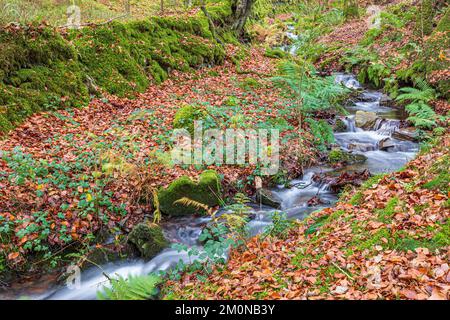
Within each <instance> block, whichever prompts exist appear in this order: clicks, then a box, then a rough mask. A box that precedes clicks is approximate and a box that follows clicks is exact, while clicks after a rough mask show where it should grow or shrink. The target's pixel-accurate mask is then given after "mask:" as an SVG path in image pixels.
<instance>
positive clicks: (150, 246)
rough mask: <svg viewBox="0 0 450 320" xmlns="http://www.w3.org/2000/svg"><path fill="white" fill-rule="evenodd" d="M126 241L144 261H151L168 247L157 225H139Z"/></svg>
mask: <svg viewBox="0 0 450 320" xmlns="http://www.w3.org/2000/svg"><path fill="white" fill-rule="evenodd" d="M128 241H129V242H131V243H132V244H133V245H135V246H136V248H137V249H138V250H139V252H140V253H141V256H142V257H143V258H145V259H151V258H153V257H154V256H156V255H157V254H158V253H160V252H161V251H162V250H163V249H164V248H166V247H167V246H168V245H169V242H168V241H167V240H166V238H165V237H164V234H163V232H162V229H161V227H160V226H158V225H157V224H150V223H139V224H137V225H136V226H135V227H134V228H133V230H131V232H130V234H129V235H128Z"/></svg>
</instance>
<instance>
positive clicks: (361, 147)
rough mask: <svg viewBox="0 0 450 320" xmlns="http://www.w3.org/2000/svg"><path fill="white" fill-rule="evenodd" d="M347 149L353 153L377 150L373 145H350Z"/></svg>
mask: <svg viewBox="0 0 450 320" xmlns="http://www.w3.org/2000/svg"><path fill="white" fill-rule="evenodd" d="M347 148H348V149H349V150H352V151H360V152H367V151H373V150H375V146H374V145H373V144H371V143H356V142H354V143H350V144H349V145H348V146H347Z"/></svg>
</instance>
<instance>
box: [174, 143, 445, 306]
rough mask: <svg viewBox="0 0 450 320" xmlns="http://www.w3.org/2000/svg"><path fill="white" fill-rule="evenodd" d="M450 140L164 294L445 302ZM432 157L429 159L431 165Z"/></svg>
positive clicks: (373, 179) (206, 296)
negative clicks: (286, 232) (286, 231)
mask: <svg viewBox="0 0 450 320" xmlns="http://www.w3.org/2000/svg"><path fill="white" fill-rule="evenodd" d="M449 150H450V140H449V139H448V138H445V139H443V140H442V141H440V143H439V146H437V147H435V148H434V149H433V150H429V152H427V153H425V154H423V155H421V156H420V157H418V158H417V159H416V160H414V161H412V162H410V163H409V164H408V166H407V167H406V168H405V169H404V170H402V171H400V172H397V173H393V174H389V175H386V176H378V177H374V178H372V179H371V180H369V181H368V182H367V183H366V184H365V186H363V188H362V189H360V190H357V191H356V192H353V193H352V194H350V195H348V196H347V197H346V198H345V199H342V200H341V201H340V202H339V203H338V204H337V205H336V206H335V207H333V208H330V209H325V210H323V211H321V212H319V213H316V214H313V215H312V216H311V217H310V218H308V219H307V220H305V221H303V222H301V223H299V224H298V225H297V226H296V227H294V228H293V229H292V230H291V231H290V233H289V237H288V238H287V239H286V240H280V239H277V238H269V239H265V240H260V239H259V238H257V237H256V238H253V239H252V240H251V241H250V242H249V243H248V245H247V249H246V250H245V251H244V252H236V251H235V252H233V253H232V254H231V257H230V260H229V263H228V264H227V265H226V266H225V267H223V268H222V267H221V268H217V269H216V270H214V271H213V273H212V274H210V275H209V276H208V278H207V280H206V281H205V282H200V281H199V280H197V277H196V275H195V274H186V275H184V277H183V278H182V279H181V280H180V281H179V282H175V283H174V282H172V283H170V284H169V285H168V286H167V287H166V289H165V293H166V298H182V299H205V298H206V299H211V298H212V299H261V298H268V299H281V298H287V299H324V298H325V299H449V298H450V296H449V294H450V292H449V290H450V286H449V282H450V267H449V264H448V259H449V254H450V220H449V218H450V201H449V196H450V188H449V187H450V176H449V173H448V167H449V164H450V153H449ZM430 163H432V164H433V165H430Z"/></svg>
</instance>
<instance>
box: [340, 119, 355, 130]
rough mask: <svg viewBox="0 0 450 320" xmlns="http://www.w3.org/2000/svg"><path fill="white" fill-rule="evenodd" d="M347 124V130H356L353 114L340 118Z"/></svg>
mask: <svg viewBox="0 0 450 320" xmlns="http://www.w3.org/2000/svg"><path fill="white" fill-rule="evenodd" d="M342 121H344V123H345V125H346V126H347V132H356V122H355V116H347V117H345V118H343V119H342Z"/></svg>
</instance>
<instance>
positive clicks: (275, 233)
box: [262, 211, 292, 239]
mask: <svg viewBox="0 0 450 320" xmlns="http://www.w3.org/2000/svg"><path fill="white" fill-rule="evenodd" d="M270 218H271V220H272V224H271V225H269V226H267V227H266V228H265V229H264V232H263V234H262V237H263V238H267V237H276V238H280V239H286V238H287V236H288V230H289V228H291V227H292V221H290V220H289V219H288V218H287V215H286V213H285V212H280V211H274V212H273V213H271V215H270Z"/></svg>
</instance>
